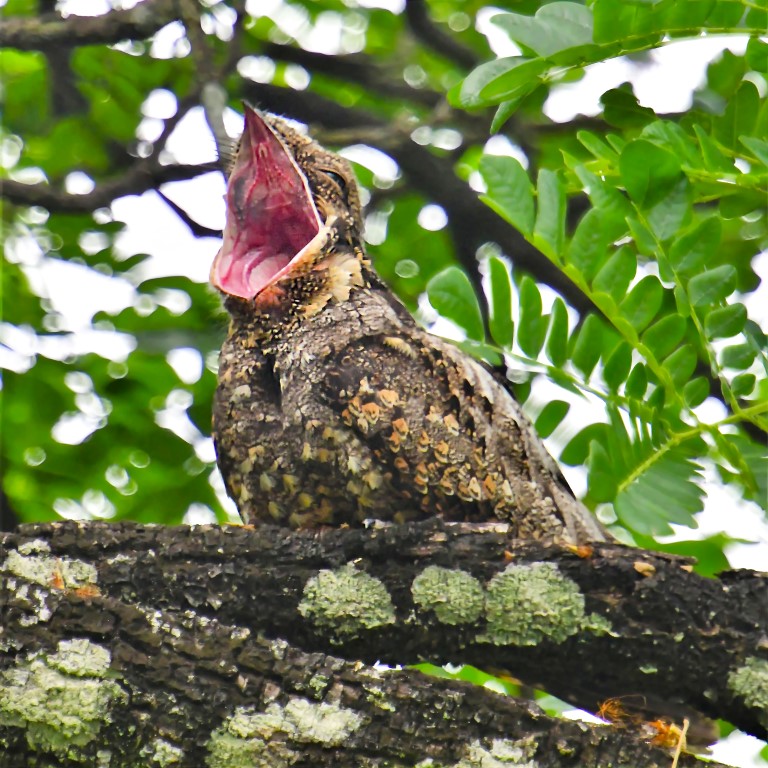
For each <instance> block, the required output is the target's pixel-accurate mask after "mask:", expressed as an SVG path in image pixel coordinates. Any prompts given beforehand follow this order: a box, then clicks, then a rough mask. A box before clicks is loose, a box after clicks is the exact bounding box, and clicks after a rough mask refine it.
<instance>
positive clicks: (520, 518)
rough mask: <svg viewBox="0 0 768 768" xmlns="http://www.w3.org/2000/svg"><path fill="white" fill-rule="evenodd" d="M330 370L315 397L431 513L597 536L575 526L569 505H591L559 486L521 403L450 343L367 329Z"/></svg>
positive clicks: (561, 535) (334, 358)
mask: <svg viewBox="0 0 768 768" xmlns="http://www.w3.org/2000/svg"><path fill="white" fill-rule="evenodd" d="M324 368H325V370H324V371H323V376H322V380H321V381H322V384H321V392H320V393H319V396H320V397H322V398H324V399H325V401H326V404H327V405H329V406H330V407H331V408H332V409H333V410H334V411H336V412H337V413H338V414H339V416H340V417H341V419H342V420H343V422H344V423H345V424H346V425H347V426H348V427H349V428H350V429H352V430H354V431H355V432H356V433H357V435H358V436H359V437H361V438H362V439H363V440H364V441H365V442H366V444H367V445H368V446H369V447H370V448H371V450H372V451H373V453H374V455H375V456H376V458H377V460H378V461H379V462H381V464H382V465H383V466H385V467H386V468H387V469H388V471H389V472H391V474H392V485H393V486H394V487H395V488H397V489H399V491H400V492H401V494H405V496H406V498H416V499H419V498H420V501H421V504H422V509H423V510H424V511H425V512H426V511H428V510H432V511H437V512H439V513H442V514H444V515H445V516H446V517H449V518H452V519H476V520H482V519H492V518H494V517H498V518H500V519H502V520H505V521H507V522H509V523H510V524H511V525H512V528H513V530H514V531H515V532H517V533H518V534H519V535H521V536H529V537H530V536H533V537H536V538H555V539H571V540H578V539H582V540H583V539H585V538H601V536H599V535H595V531H590V535H580V534H578V533H576V532H574V531H572V528H573V525H572V524H571V520H570V519H569V516H570V515H571V514H572V513H571V511H570V507H571V506H572V505H577V506H578V507H580V510H579V514H581V513H582V511H583V513H586V514H587V515H589V513H588V511H587V510H585V509H584V508H583V507H582V506H581V505H580V504H579V503H578V502H577V501H576V499H574V498H573V497H572V496H571V495H570V494H569V493H568V492H567V491H566V490H564V489H563V488H562V487H561V486H560V485H559V483H558V481H557V479H556V475H554V473H553V469H554V470H555V471H557V472H558V473H559V470H557V466H556V464H555V463H554V461H553V460H552V458H551V457H550V456H549V454H548V453H547V452H546V450H545V449H544V447H543V445H542V444H541V441H540V440H539V438H538V436H536V434H535V433H534V431H533V428H532V426H531V425H530V422H529V421H528V419H527V418H526V417H525V415H524V414H523V412H522V410H521V408H520V406H519V404H518V403H517V402H515V400H514V399H513V398H512V396H511V395H510V394H509V393H508V392H507V391H506V390H505V389H504V388H503V387H502V386H501V385H500V384H498V382H496V381H495V380H494V378H493V376H492V375H491V374H490V373H489V372H488V371H487V370H486V369H485V368H484V367H483V366H482V364H480V363H478V362H477V361H475V360H474V359H472V358H470V357H468V356H467V355H465V354H464V353H462V352H461V351H460V350H458V349H456V348H455V347H453V345H451V344H448V343H445V342H442V341H440V340H439V339H436V338H435V337H432V336H430V335H429V334H427V333H424V332H423V331H421V330H419V329H414V330H409V332H408V333H406V334H403V333H398V334H397V335H394V334H393V335H388V334H387V333H386V332H383V333H376V334H369V335H364V336H361V337H359V338H357V339H355V340H353V341H350V342H349V343H348V344H347V345H345V346H343V347H341V348H339V349H337V350H336V351H335V353H334V354H332V355H331V356H330V357H329V358H327V359H326V360H325V362H324ZM595 529H596V531H597V530H598V529H597V526H596V524H595Z"/></svg>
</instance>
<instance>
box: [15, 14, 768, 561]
mask: <svg viewBox="0 0 768 768" xmlns="http://www.w3.org/2000/svg"><path fill="white" fill-rule="evenodd" d="M84 13H100V14H101V15H97V16H93V17H83V16H78V15H77V14H84ZM3 14H4V16H5V21H4V24H3V30H2V32H0V37H1V41H2V44H3V50H2V51H0V70H1V71H2V78H3V99H4V105H3V126H2V133H1V134H0V159H1V161H2V174H3V186H2V190H3V198H4V206H3V232H2V236H3V241H4V252H5V260H4V262H3V269H2V297H3V307H2V317H3V319H2V324H1V325H0V365H2V367H3V368H4V370H3V376H2V387H3V389H2V397H3V408H2V477H3V491H4V500H5V501H4V503H5V504H6V506H5V508H4V511H5V514H6V524H8V523H9V522H10V521H11V520H13V519H16V518H18V519H20V520H22V521H44V520H51V519H57V518H60V517H66V518H108V519H125V518H128V519H134V520H139V521H143V522H150V521H151V522H159V523H178V522H181V521H182V520H185V521H187V522H202V521H207V520H212V519H214V518H218V519H219V520H225V519H228V518H229V519H234V511H233V508H232V507H231V505H228V504H227V502H226V500H225V498H224V496H223V493H222V487H221V482H220V479H219V478H218V475H217V473H216V471H215V465H214V456H213V449H212V444H211V441H210V437H209V435H210V402H211V396H212V392H213V389H214V387H215V370H216V354H217V350H218V347H219V345H220V343H221V340H222V338H223V334H224V331H225V324H226V319H225V317H224V315H223V313H222V311H221V309H220V304H219V301H218V298H217V297H216V296H215V295H214V294H213V292H212V291H211V290H210V289H209V288H208V287H207V285H206V282H205V274H206V272H205V270H206V268H207V265H208V264H209V263H210V260H212V258H213V256H214V254H215V252H216V249H217V247H218V243H217V241H216V239H215V238H216V237H217V231H216V230H217V228H218V227H220V226H221V223H222V222H221V217H220V215H219V214H220V208H221V206H220V195H221V191H222V189H223V183H222V181H221V177H220V174H219V171H218V166H217V164H216V162H215V155H214V152H213V147H214V142H213V139H212V138H211V134H210V133H207V132H206V127H205V122H204V121H203V119H202V117H201V115H202V113H203V111H204V110H203V108H205V115H206V117H207V119H208V121H209V124H210V125H211V126H213V127H214V128H217V127H218V128H220V125H217V119H218V118H217V115H218V116H219V117H220V113H221V110H220V109H218V111H217V101H216V100H217V99H223V101H222V102H221V103H222V104H223V103H226V104H227V111H226V113H225V115H224V117H225V121H226V124H227V125H228V126H229V130H230V133H234V132H235V128H236V120H235V112H234V111H236V110H237V109H238V108H239V104H240V101H241V100H243V99H246V100H248V101H251V102H253V103H255V104H257V105H258V106H260V107H262V108H265V109H269V110H272V111H276V112H279V113H282V114H285V115H287V116H289V117H292V118H295V119H296V120H298V121H301V122H304V123H307V124H309V126H310V129H311V130H312V131H313V133H314V134H315V135H316V136H317V137H318V138H319V139H320V140H321V141H322V142H324V143H326V144H327V145H329V146H333V147H336V148H338V149H340V150H341V151H342V152H343V153H345V154H346V155H347V156H348V157H349V158H350V159H351V160H353V162H354V165H355V169H356V171H357V173H358V177H359V179H360V182H361V184H362V186H363V188H364V198H365V200H366V201H367V204H368V205H367V238H368V240H369V244H370V251H371V253H372V257H373V259H374V262H375V266H376V268H377V269H378V270H379V272H380V273H381V275H382V276H383V277H384V278H385V280H386V281H387V282H388V283H389V284H390V285H391V286H392V287H393V289H394V290H395V291H396V292H397V293H398V295H399V296H400V297H401V298H402V300H403V301H404V302H405V303H406V304H407V305H408V307H409V308H410V309H411V310H412V311H414V312H415V313H416V314H417V316H418V317H419V319H420V320H421V321H422V322H424V323H425V324H427V325H431V324H434V323H436V325H435V329H436V330H437V331H438V332H441V333H446V334H448V335H451V336H453V337H454V338H456V339H458V340H459V341H461V343H462V344H463V345H464V346H465V347H466V348H467V349H469V350H470V351H472V352H473V353H474V354H477V355H479V356H481V357H483V358H485V359H486V360H487V361H488V362H489V363H490V364H491V365H494V366H496V367H497V368H499V369H500V370H502V371H503V372H504V373H505V374H508V375H509V378H510V380H511V383H510V386H513V387H514V390H515V393H516V395H517V396H518V398H519V399H521V400H522V401H524V402H525V406H526V409H527V411H528V413H529V414H530V415H531V417H532V418H533V419H534V421H535V422H536V425H537V427H538V429H539V431H540V433H541V434H542V435H543V436H544V437H547V438H548V439H549V446H550V449H551V450H552V451H553V453H554V454H555V455H556V456H558V457H559V458H560V460H561V461H562V462H563V463H564V464H566V465H571V466H575V467H585V468H586V470H587V473H586V477H585V478H580V476H579V474H578V472H574V473H571V474H570V475H569V477H571V478H574V485H575V487H576V488H577V490H578V491H580V493H581V494H582V495H584V497H585V499H586V502H587V503H588V504H589V505H590V506H591V507H593V508H594V509H596V510H597V511H598V513H599V514H600V516H601V518H602V519H603V520H604V521H605V522H606V523H608V524H611V525H612V527H613V530H614V532H615V533H616V534H617V535H619V536H620V537H622V538H623V539H624V540H626V541H634V542H635V543H638V544H640V545H642V546H653V547H654V548H661V547H664V548H667V549H672V550H676V551H684V552H686V553H687V554H694V555H696V556H697V557H698V558H699V560H700V566H699V567H700V569H701V570H702V571H703V572H706V573H712V572H714V571H716V570H719V569H722V568H724V567H726V566H727V559H726V556H725V554H724V553H726V552H728V551H729V549H728V548H729V547H731V546H732V545H733V543H734V539H733V534H732V533H729V532H728V526H727V521H728V519H729V516H730V514H731V511H732V510H731V509H730V508H728V504H730V503H732V504H734V505H736V504H737V503H738V504H740V505H742V506H744V504H746V507H745V508H746V509H747V512H745V513H744V514H746V515H748V516H749V515H751V516H752V517H751V518H750V519H753V520H755V521H756V522H755V525H756V526H758V528H759V526H760V524H761V523H760V521H761V520H762V521H763V523H764V522H765V518H764V516H761V515H764V510H765V502H766V494H767V490H766V478H767V477H768V470H767V469H766V463H765V459H766V457H765V429H766V425H767V424H768V378H766V335H765V328H764V325H765V322H764V319H765V317H766V315H765V311H764V310H765V307H764V304H765V302H764V301H763V302H762V305H761V302H760V301H759V299H758V298H757V297H758V292H760V291H761V290H762V291H763V293H764V288H762V287H761V284H760V277H759V274H758V272H759V269H758V266H759V264H760V263H762V265H763V270H764V269H765V255H764V251H765V249H766V242H767V241H768V232H767V230H766V182H767V181H768V141H766V136H768V104H767V103H766V98H765V96H766V77H767V73H768V43H766V42H765V41H764V40H763V39H761V37H760V36H761V35H762V34H764V31H765V28H766V24H767V22H768V11H767V10H766V6H765V5H764V3H762V2H761V1H758V2H734V0H727V1H726V0H707V1H706V2H704V1H702V0H661V1H660V2H640V0H638V2H626V1H625V0H593V1H592V2H586V3H577V2H552V3H546V2H541V1H540V0H521V1H520V2H500V3H497V4H496V5H495V6H494V7H491V6H487V5H486V4H484V3H481V2H477V1H472V2H459V1H458V0H431V2H426V1H425V0H407V1H406V0H386V1H385V0H382V1H381V2H373V1H372V0H344V1H343V2H342V0H314V1H312V2H299V0H290V1H289V0H285V1H284V0H269V1H268V2H255V1H254V2H249V3H246V4H245V5H243V4H242V3H237V2H214V1H212V0H204V1H203V2H195V1H194V0H185V2H180V3H176V2H171V1H170V0H143V2H139V3H136V4H135V5H133V6H132V5H131V4H130V3H123V4H122V5H121V4H119V3H117V2H114V3H112V4H110V5H108V4H107V3H106V2H104V3H103V7H101V4H100V5H99V8H98V9H96V10H94V3H92V2H91V3H87V2H86V3H78V2H76V0H71V1H70V2H66V3H61V4H59V5H55V4H54V3H52V2H50V1H49V0H41V1H40V2H33V1H32V0H7V2H6V3H5V7H4V8H3ZM44 21H45V22H46V23H45V24H43V22H44ZM702 36H704V37H705V38H706V40H707V41H709V43H712V42H713V41H717V40H718V38H721V39H722V41H723V42H722V44H721V45H719V46H718V45H717V43H715V45H714V47H712V49H711V50H712V52H711V54H710V60H709V63H708V65H707V66H706V67H705V71H703V74H702V77H701V80H700V82H698V84H697V85H696V86H695V88H693V90H692V92H691V93H690V94H689V98H688V100H687V103H686V99H685V98H683V99H682V101H681V103H680V105H679V108H678V109H677V110H675V111H666V112H662V111H661V110H660V109H659V108H658V107H657V110H656V111H655V110H654V104H649V103H647V101H648V100H647V99H646V102H645V103H641V101H640V100H639V99H638V97H637V95H636V93H635V90H634V88H633V85H632V84H631V83H630V82H623V83H622V82H621V81H620V80H619V81H618V82H616V83H614V84H613V85H609V86H606V87H605V88H604V89H603V90H601V91H600V93H599V94H598V95H599V102H596V103H595V105H594V107H590V106H589V104H588V103H586V102H588V101H589V100H588V98H587V97H586V96H585V95H584V94H586V93H587V91H586V90H585V91H579V90H578V88H579V86H580V84H581V85H584V84H585V82H586V80H587V79H588V78H589V76H590V73H591V72H593V71H597V70H595V67H601V66H607V65H608V64H612V65H614V66H620V67H623V69H621V70H620V71H622V72H630V73H634V74H635V75H642V74H643V72H646V71H648V70H650V69H653V68H654V67H655V68H658V67H659V66H661V64H660V63H659V61H660V60H657V59H654V51H657V50H661V49H670V48H674V47H675V46H678V47H679V46H685V45H689V44H690V41H691V40H692V39H694V38H701V37H702ZM726 36H727V37H726ZM698 42H701V41H700V40H699V41H698ZM726 42H727V43H728V46H729V48H730V49H729V48H725V45H726ZM664 61H667V59H665V60H664ZM675 61H676V62H677V64H676V65H675V66H679V67H684V63H685V54H684V53H683V54H682V55H681V56H680V57H678V58H677V59H676V60H675ZM606 62H607V63H608V64H606ZM668 74H669V77H670V80H671V79H673V77H674V76H675V75H676V74H679V73H676V72H672V71H670V72H669V73H668ZM628 79H630V80H631V79H632V76H630V77H629V78H628ZM590 87H591V90H592V91H594V89H595V86H594V85H591V86H590ZM567 93H573V94H574V96H572V97H571V101H570V103H571V105H572V106H571V111H570V114H569V115H568V114H566V115H565V116H563V114H559V116H553V115H554V112H555V111H556V110H554V109H553V104H562V103H564V102H563V98H564V94H567ZM580 94H581V95H580ZM558 99H559V101H558ZM581 100H584V101H585V103H584V105H583V108H582V104H581ZM566 102H567V100H566ZM574 103H575V106H573V104H574ZM233 110H234V111H233ZM561 112H562V110H561ZM566 112H567V109H566ZM192 118H196V120H197V122H196V123H194V125H195V126H197V127H196V128H195V129H194V130H191V129H185V131H186V132H185V133H184V137H185V138H184V140H183V141H182V140H176V141H175V143H174V135H175V134H176V135H177V136H178V135H179V133H180V132H181V131H182V128H183V127H184V125H191V124H192V123H191V122H190V121H191V120H192ZM233 126H234V127H233ZM190 147H191V149H190ZM201 148H202V149H201ZM195 152H197V154H195ZM206 153H207V154H206ZM193 155H194V161H190V160H188V158H189V157H192V156H193ZM200 156H203V159H202V160H200ZM206 158H207V159H206ZM193 180H194V181H193ZM201 180H207V182H206V183H207V186H205V187H203V186H197V187H193V186H191V185H193V184H196V183H198V182H201ZM177 182H181V183H177ZM185 185H186V186H185ZM185 189H186V190H187V191H185ZM151 190H158V191H159V193H160V194H159V195H158V194H156V193H155V192H151ZM190 190H191V191H190ZM142 194H144V196H145V198H148V199H149V203H148V204H147V205H146V206H144V207H142V208H141V209H140V211H141V213H140V215H134V216H133V217H127V218H130V219H131V223H130V225H127V224H126V221H124V220H123V218H125V217H123V216H122V212H125V211H128V210H131V209H130V206H129V205H128V203H126V201H136V199H137V198H136V197H133V196H136V195H142ZM201 196H202V202H200V200H201ZM195 199H197V203H195V202H194V200H195ZM115 201H117V203H115ZM121 203H122V206H121ZM215 206H219V208H216V211H218V212H219V214H217V215H219V218H218V219H216V217H215V216H213V215H212V214H211V213H210V211H209V210H208V209H213V208H214V207H215ZM146 211H150V213H149V214H146V213H145V212H146ZM152 211H155V212H156V215H155V214H153V213H152ZM200 211H202V214H201V213H200ZM169 215H171V216H173V217H175V219H176V220H177V222H176V224H177V229H174V230H173V231H174V232H178V234H176V235H174V239H172V240H170V241H169V239H168V237H167V236H166V235H167V232H166V230H168V228H169V227H168V226H167V225H166V223H165V222H167V221H168V218H167V217H168V216H169ZM136 227H138V228H139V229H140V230H141V234H142V236H143V239H141V238H140V240H141V242H144V243H146V242H148V241H149V242H150V243H154V244H155V246H154V247H147V246H144V247H145V248H147V250H149V251H151V252H150V253H147V252H142V251H141V250H139V249H138V248H137V246H136V245H134V244H135V243H137V242H139V240H137V238H136V237H135V236H132V233H131V229H132V228H133V229H135V228H136ZM153 238H154V240H153ZM160 251H162V252H163V253H159V252H160ZM761 253H762V254H763V255H762V256H760V254H761ZM761 325H762V326H763V327H761ZM715 487H719V488H723V487H725V488H730V489H731V492H730V495H719V496H717V498H718V499H720V500H721V501H720V502H719V503H720V504H721V505H723V502H722V499H726V501H727V502H728V504H725V505H723V506H721V508H719V509H717V510H715V512H719V513H720V515H721V516H722V528H718V527H717V525H715V526H714V528H713V526H712V525H711V524H710V525H709V526H708V528H707V531H706V532H705V535H703V538H702V535H701V534H697V533H695V532H693V530H690V531H686V530H685V528H686V527H687V528H689V529H694V528H695V527H696V526H697V521H698V520H699V519H700V517H699V513H700V512H701V510H702V509H703V507H704V502H705V497H706V495H707V494H709V495H710V496H713V492H712V489H713V488H715ZM742 499H744V500H745V502H743V503H742V501H741V500H742ZM760 510H762V512H761V511H760ZM673 525H675V526H678V527H677V528H675V529H673V528H672V526H673ZM680 526H682V528H681V527H680ZM673 530H676V531H677V534H678V535H677V538H678V540H680V539H682V541H677V542H669V541H667V540H666V539H664V537H665V536H666V535H667V534H669V533H671V532H672V531H673ZM761 535H762V536H765V533H764V529H763V533H760V532H759V530H758V531H757V532H756V534H755V537H754V539H755V540H757V539H759V537H760V536H761ZM660 538H661V540H660Z"/></svg>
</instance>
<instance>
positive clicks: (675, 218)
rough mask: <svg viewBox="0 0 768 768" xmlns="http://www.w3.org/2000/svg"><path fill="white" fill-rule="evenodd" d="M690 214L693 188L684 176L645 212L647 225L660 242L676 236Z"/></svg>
mask: <svg viewBox="0 0 768 768" xmlns="http://www.w3.org/2000/svg"><path fill="white" fill-rule="evenodd" d="M692 215H693V188H692V186H691V183H690V182H689V181H688V179H687V178H686V177H685V176H683V177H682V178H681V179H679V180H678V182H677V184H675V186H674V187H673V188H672V190H671V191H670V193H669V194H668V195H667V196H666V197H665V198H664V199H663V200H661V201H660V202H658V203H656V205H654V206H653V208H651V210H650V211H648V213H647V214H646V216H647V220H648V224H649V226H650V227H651V229H652V230H653V233H654V234H655V235H656V237H657V238H658V239H659V240H661V241H662V242H666V241H667V240H669V239H670V238H672V237H676V236H677V234H678V232H679V231H680V229H681V228H682V227H683V226H684V225H685V224H687V223H688V221H690V219H691V217H692Z"/></svg>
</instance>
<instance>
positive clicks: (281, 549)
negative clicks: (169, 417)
mask: <svg viewBox="0 0 768 768" xmlns="http://www.w3.org/2000/svg"><path fill="white" fill-rule="evenodd" d="M503 527H504V526H501V525H500V526H498V527H497V528H493V527H491V528H490V529H489V528H488V527H485V528H483V527H482V526H480V527H478V526H469V525H447V526H445V525H441V524H439V523H429V524H411V525H406V526H393V527H389V528H384V529H379V530H370V531H369V530H366V531H361V530H346V531H325V532H322V533H316V532H314V533H310V532H308V533H304V534H302V533H298V534H297V533H291V532H289V531H286V530H284V529H273V528H269V527H265V528H260V529H258V530H253V531H250V530H246V529H239V528H223V529H222V528H217V527H203V528H161V527H143V526H136V525H132V524H121V525H116V526H111V525H106V524H97V523H92V524H85V525H76V524H73V523H61V524H52V525H39V526H25V527H23V528H22V529H20V532H19V533H17V534H6V535H4V536H3V537H2V538H0V542H2V550H0V560H4V561H5V568H6V576H7V575H8V571H10V573H11V574H13V575H15V576H17V577H24V576H25V575H26V576H27V578H30V575H29V574H30V573H35V574H42V575H41V576H39V577H38V578H36V579H35V580H37V581H41V582H43V583H44V584H46V585H48V584H49V583H51V580H52V579H53V580H56V579H57V578H59V577H58V576H57V573H59V572H60V574H61V579H60V582H61V583H60V586H65V587H66V586H67V585H70V582H71V578H69V577H68V576H67V574H68V573H69V574H71V573H75V572H77V569H81V570H82V569H86V570H87V571H88V572H90V573H92V574H93V576H94V578H93V579H92V580H91V581H93V582H94V583H93V585H92V586H93V587H95V588H96V589H97V590H98V593H99V595H100V596H102V597H104V598H105V599H109V600H114V601H118V602H120V603H121V604H128V605H135V604H136V603H138V604H141V605H146V606H151V607H152V608H153V609H157V610H159V611H163V612H170V613H178V612H184V611H189V612H191V613H193V614H195V615H196V616H197V617H198V619H200V618H201V617H208V618H210V619H211V620H214V619H215V620H216V621H220V622H224V623H226V624H228V625H234V626H241V627H248V628H250V629H251V630H253V631H258V632H261V633H263V634H265V635H266V636H269V637H273V638H275V637H280V638H284V639H286V640H287V641H288V642H290V643H292V644H294V645H296V646H299V647H301V648H304V649H306V650H310V651H318V652H322V653H333V654H337V655H341V656H343V657H345V658H350V659H354V658H359V659H361V660H362V661H364V662H368V663H373V662H375V661H377V660H381V661H384V662H386V663H391V664H397V663H415V662H417V661H421V660H424V659H427V660H430V661H433V662H435V663H440V662H448V661H451V662H454V663H470V664H474V665H475V666H479V667H481V668H486V669H488V668H493V669H502V670H506V671H507V672H508V673H510V674H512V675H515V676H517V677H520V678H522V679H524V680H525V681H526V682H528V683H530V684H534V685H539V686H541V687H544V688H545V689H547V690H549V691H551V692H552V693H555V694H556V695H559V696H561V697H562V698H565V699H566V700H568V701H572V702H574V703H576V704H578V705H579V706H582V707H584V708H587V709H592V710H593V711H594V710H595V709H596V707H597V706H598V704H599V703H600V702H601V701H602V700H604V699H607V698H609V697H617V696H625V695H630V694H632V695H635V696H636V697H637V698H644V700H645V702H646V705H647V709H650V710H652V711H653V710H656V711H657V712H666V713H668V714H670V715H671V716H672V717H673V718H677V719H678V721H680V719H681V713H682V712H683V711H684V708H686V707H693V708H695V709H697V710H699V711H701V712H704V713H706V714H708V715H710V716H711V717H723V718H725V719H727V720H729V721H730V722H733V723H734V724H736V725H737V726H739V727H740V728H742V729H743V730H745V731H748V732H750V733H753V734H755V735H757V736H765V734H766V711H765V691H764V687H763V688H761V685H762V686H764V680H763V678H764V677H765V676H766V675H768V653H766V649H765V647H764V645H765V642H764V638H765V637H766V636H768V580H766V578H765V577H762V576H759V575H756V574H753V573H751V572H746V571H745V572H736V573H727V574H724V575H723V576H722V577H721V578H719V579H705V578H703V577H700V576H698V575H696V574H695V573H691V572H690V566H689V565H688V562H687V561H686V560H683V559H681V558H677V557H673V556H668V555H661V554H654V553H650V552H645V551H641V550H632V549H627V548H625V547H621V546H618V545H600V546H596V547H595V548H594V550H592V551H582V552H579V553H574V552H570V551H564V550H562V549H560V548H557V547H547V546H543V545H541V544H539V543H536V542H520V541H514V540H510V539H508V537H507V536H506V535H505V533H503V532H502V530H501V528H503ZM33 542H37V543H36V544H35V543H33ZM35 547H37V548H38V549H39V550H40V552H41V553H42V554H39V553H38V552H36V551H35ZM49 552H50V555H49V554H48V553H49ZM51 556H52V557H53V558H54V559H53V560H51ZM56 563H58V565H56ZM57 568H58V571H57V570H56V569H57ZM32 578H35V577H32ZM8 586H12V585H11V583H10V582H8ZM74 586H79V585H78V584H77V583H75V584H74ZM85 586H86V587H89V588H91V585H89V584H86V585H85ZM48 629H50V627H49V628H48ZM47 631H48V630H47ZM761 680H763V682H761ZM677 707H680V709H679V710H678V709H677Z"/></svg>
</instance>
